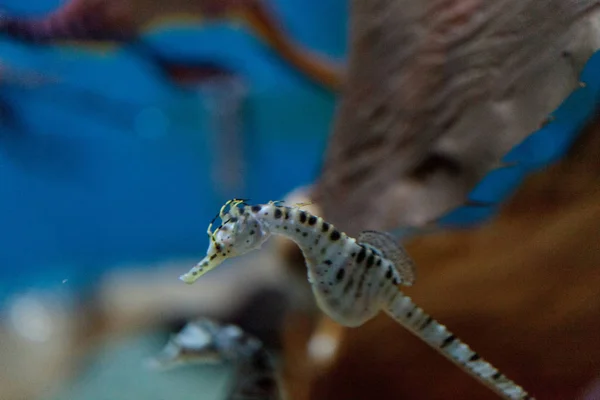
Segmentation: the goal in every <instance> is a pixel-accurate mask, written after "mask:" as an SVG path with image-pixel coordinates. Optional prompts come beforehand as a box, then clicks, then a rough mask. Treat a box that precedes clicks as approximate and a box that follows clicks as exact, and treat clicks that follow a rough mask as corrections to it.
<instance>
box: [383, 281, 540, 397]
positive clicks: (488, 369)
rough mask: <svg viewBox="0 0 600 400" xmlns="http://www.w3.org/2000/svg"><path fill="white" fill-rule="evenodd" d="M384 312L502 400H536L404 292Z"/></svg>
mask: <svg viewBox="0 0 600 400" xmlns="http://www.w3.org/2000/svg"><path fill="white" fill-rule="evenodd" d="M384 311H385V312H386V313H387V314H388V315H389V316H390V317H392V318H393V319H394V320H395V321H397V322H398V323H400V325H402V326H404V327H405V328H406V329H408V330H409V331H410V332H412V333H413V334H415V335H416V336H418V337H419V338H421V339H422V340H423V341H424V342H425V343H427V344H428V345H429V346H431V347H433V348H434V349H435V350H437V351H438V352H439V353H440V354H442V355H443V356H444V357H446V358H447V359H449V360H450V361H452V362H453V363H454V364H456V365H457V366H459V367H460V368H461V369H463V370H464V371H465V372H466V373H468V374H469V375H471V376H472V377H473V378H475V379H476V380H478V381H479V382H480V383H482V384H483V385H485V386H487V387H488V388H490V389H491V390H493V391H494V392H496V393H497V394H498V395H500V396H501V397H502V398H505V399H510V400H534V398H533V397H532V396H531V395H529V394H528V393H527V392H526V391H525V389H523V388H522V387H521V386H519V385H517V384H516V383H515V382H513V381H512V380H510V379H509V378H507V377H506V376H505V375H504V374H502V373H501V372H500V371H499V370H498V369H497V368H496V367H494V366H493V365H492V364H490V363H489V362H487V361H485V360H484V359H483V358H481V356H479V354H477V352H475V351H473V350H472V349H471V348H470V347H469V346H468V345H467V344H465V343H464V342H462V341H461V340H460V339H458V338H457V337H456V336H455V335H454V334H453V333H452V332H450V331H449V330H448V328H446V327H445V326H444V325H442V324H440V323H439V322H437V321H436V320H434V319H433V318H432V317H431V316H430V315H428V314H427V313H426V312H425V311H423V309H421V308H420V307H418V306H417V305H416V304H415V303H414V302H413V301H412V299H411V298H410V297H408V296H406V295H405V294H403V293H402V292H401V291H399V290H397V291H395V292H394V293H393V294H392V295H391V296H390V298H389V300H388V301H387V302H386V305H385V307H384Z"/></svg>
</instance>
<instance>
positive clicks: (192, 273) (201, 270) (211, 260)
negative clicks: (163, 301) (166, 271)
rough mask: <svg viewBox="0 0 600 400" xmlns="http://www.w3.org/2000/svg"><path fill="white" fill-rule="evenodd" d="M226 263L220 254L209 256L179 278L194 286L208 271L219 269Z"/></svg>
mask: <svg viewBox="0 0 600 400" xmlns="http://www.w3.org/2000/svg"><path fill="white" fill-rule="evenodd" d="M223 261H224V258H223V257H220V256H219V255H218V254H213V255H207V256H206V257H204V258H203V259H202V261H200V262H199V263H198V264H196V266H194V267H193V268H192V269H190V270H189V271H188V272H186V273H185V274H183V275H181V276H180V277H179V279H180V280H182V281H183V282H185V283H188V284H192V283H194V282H196V280H198V278H200V277H201V276H202V275H204V274H206V273H207V272H208V271H210V270H212V269H214V268H216V267H218V266H219V265H220V264H221V263H222V262H223Z"/></svg>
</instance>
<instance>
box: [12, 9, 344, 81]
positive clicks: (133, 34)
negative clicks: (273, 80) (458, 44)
mask: <svg viewBox="0 0 600 400" xmlns="http://www.w3.org/2000/svg"><path fill="white" fill-rule="evenodd" d="M157 4H158V3H154V2H148V1H147V0H129V1H126V2H122V1H115V0H71V1H69V2H68V3H66V4H65V5H64V6H62V7H61V8H59V9H58V10H56V11H54V12H52V13H50V14H49V15H47V16H42V17H31V18H25V17H22V16H21V17H11V16H8V15H3V16H2V18H0V32H3V33H5V34H8V35H10V36H12V37H14V38H17V39H21V40H24V41H28V42H33V43H52V42H57V41H65V40H69V41H73V40H76V41H85V42H103V41H110V42H116V43H130V44H131V45H132V46H133V47H134V48H137V49H138V50H141V51H143V52H144V53H146V54H147V55H148V56H149V57H151V58H153V59H154V60H155V61H156V62H157V63H158V64H159V65H161V66H163V67H164V68H165V69H168V66H169V64H170V62H169V60H165V59H163V58H162V57H161V55H160V53H158V52H156V51H155V50H154V49H153V48H152V47H151V46H148V45H147V43H145V42H144V41H143V39H142V36H143V35H144V33H145V32H147V31H149V30H152V29H155V28H156V27H157V26H162V25H164V24H172V23H174V22H182V21H186V20H191V21H194V22H198V23H202V22H203V20H209V21H213V20H226V21H231V22H232V23H233V22H234V21H239V22H241V23H242V24H246V25H247V26H248V27H249V28H250V29H251V31H252V32H254V33H255V34H257V35H259V36H260V37H261V38H262V39H263V40H264V41H265V42H266V44H267V45H268V46H269V47H270V48H272V50H273V51H275V53H276V54H278V56H279V57H280V58H281V59H282V60H284V61H285V62H286V63H287V64H289V65H290V66H292V68H293V69H295V70H297V71H299V72H300V73H301V74H302V75H304V76H306V77H308V78H309V79H311V80H313V81H315V82H317V83H318V84H320V85H323V86H324V87H326V88H329V89H333V90H337V89H339V87H340V85H341V72H340V66H338V65H336V64H335V63H333V62H332V61H327V60H325V59H324V58H323V57H322V56H316V55H314V54H312V52H310V51H309V50H307V49H305V48H304V47H302V46H301V45H300V44H299V43H297V42H295V41H294V40H293V39H292V38H291V37H290V36H289V35H288V34H286V33H285V32H284V29H283V27H282V26H281V24H280V23H279V21H278V20H277V18H276V16H275V15H274V13H273V12H272V10H270V9H269V7H268V6H267V5H266V4H265V3H263V2H262V1H261V0H226V1H222V0H201V1H188V0H184V1H175V2H169V3H167V4H161V5H160V6H159V7H157Z"/></svg>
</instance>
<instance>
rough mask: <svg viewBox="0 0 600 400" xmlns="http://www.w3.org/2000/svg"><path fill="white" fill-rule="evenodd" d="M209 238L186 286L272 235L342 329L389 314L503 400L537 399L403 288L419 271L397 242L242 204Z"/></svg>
mask: <svg viewBox="0 0 600 400" xmlns="http://www.w3.org/2000/svg"><path fill="white" fill-rule="evenodd" d="M218 218H220V219H221V224H220V225H219V226H218V227H216V228H215V229H214V231H213V230H212V227H213V225H214V224H215V222H216V220H217V219H218ZM207 234H208V236H209V239H210V243H209V246H208V250H207V255H206V257H205V258H204V259H202V260H201V261H200V262H199V263H198V264H197V265H196V266H194V267H193V268H192V269H190V271H189V272H187V273H186V274H184V275H182V276H181V277H180V279H181V280H182V281H184V282H186V283H189V284H191V283H193V282H195V281H196V280H197V279H198V278H200V277H201V276H202V275H204V274H206V273H207V272H209V271H210V270H212V269H214V268H215V267H217V266H218V265H220V264H221V263H223V262H224V261H225V260H227V259H229V258H232V257H237V256H241V255H243V254H245V253H248V252H250V251H252V250H256V249H260V248H261V246H262V245H263V244H264V243H265V242H266V241H267V240H268V239H269V237H270V236H271V235H281V236H284V237H287V238H289V239H291V240H292V241H294V242H295V243H296V244H297V245H298V246H299V247H300V249H301V251H302V253H303V255H304V258H305V261H306V265H307V268H308V281H309V282H310V284H311V288H312V291H313V294H314V296H315V298H316V301H317V304H318V305H319V307H320V308H321V309H322V310H323V312H325V313H326V314H327V315H328V316H329V317H331V318H332V319H333V320H335V321H336V322H338V323H339V324H341V325H344V326H348V327H357V326H360V325H362V324H364V323H365V322H367V321H368V320H370V319H372V318H373V317H375V316H376V315H377V314H378V313H379V312H380V311H384V312H385V313H387V314H388V315H389V316H390V317H392V318H393V319H394V320H395V321H397V322H398V323H400V324H401V325H402V326H404V327H405V328H406V329H408V330H409V331H410V332H412V333H413V334H415V335H416V336H417V337H419V338H420V339H421V340H423V341H424V342H426V343H427V344H428V345H430V346H431V347H433V348H434V349H436V350H437V351H438V352H440V353H441V354H442V355H443V356H445V357H446V358H448V359H449V360H450V361H452V362H453V363H455V364H456V365H457V366H459V367H460V368H462V369H463V370H464V371H465V372H467V373H468V374H469V375H471V376H472V377H474V378H475V379H477V380H478V381H479V382H481V383H482V384H484V385H485V386H487V387H489V388H490V389H492V390H493V391H494V392H496V393H497V394H498V395H500V396H502V397H503V398H506V399H533V397H531V396H530V395H529V394H528V393H527V392H526V391H525V390H524V389H523V388H522V387H521V386H519V385H517V384H516V383H515V382H513V381H512V380H510V379H509V378H507V377H506V376H505V375H504V374H502V373H501V372H500V371H499V370H498V369H497V368H495V367H494V366H493V365H492V364H490V363H489V362H487V361H485V360H484V359H483V358H482V357H481V356H480V355H479V354H478V353H477V352H475V351H473V350H472V349H471V348H470V347H469V346H468V345H467V344H466V343H464V342H463V341H461V340H460V339H458V338H457V337H456V336H455V335H454V334H453V333H452V332H450V331H449V330H448V328H446V326H444V325H442V324H441V323H439V322H438V321H436V320H435V319H433V318H432V317H431V316H430V315H428V314H427V313H426V312H425V311H424V310H423V309H421V308H420V307H419V306H417V305H416V304H415V303H414V302H413V301H412V299H411V298H410V297H408V296H406V295H405V294H404V293H402V291H401V290H399V288H398V285H405V286H410V285H412V284H413V282H414V280H415V265H414V262H413V261H412V259H411V258H410V256H409V255H408V254H407V253H406V251H405V250H404V249H403V248H402V247H401V246H400V245H399V244H397V242H396V240H395V239H394V238H393V236H391V235H389V234H387V233H383V232H378V231H363V232H361V233H360V234H359V235H358V237H357V238H356V239H355V238H353V237H350V236H348V235H346V234H345V233H344V232H341V231H340V230H338V229H336V227H335V226H333V225H332V224H330V223H329V222H327V221H325V220H323V218H321V217H318V216H316V215H312V214H311V213H309V212H307V211H305V210H302V209H301V208H300V207H298V206H292V207H289V206H284V205H282V204H281V202H274V201H271V202H269V203H268V204H255V205H250V204H248V203H247V202H246V201H245V200H241V199H233V200H229V201H228V202H226V203H225V204H224V205H223V207H222V208H221V209H220V211H219V213H218V214H217V216H215V218H214V219H213V221H211V223H210V224H209V226H208V230H207Z"/></svg>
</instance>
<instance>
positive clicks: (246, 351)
mask: <svg viewBox="0 0 600 400" xmlns="http://www.w3.org/2000/svg"><path fill="white" fill-rule="evenodd" d="M214 362H229V363H233V364H234V365H235V375H234V377H233V385H232V387H231V388H230V389H229V394H228V396H227V400H257V399H261V400H280V399H281V398H282V396H281V387H280V385H279V380H278V378H277V376H276V369H275V364H274V361H273V359H272V357H271V354H270V353H269V352H268V351H267V349H265V347H264V345H263V343H262V342H261V341H260V340H258V339H257V338H255V337H254V336H252V335H250V334H248V333H246V332H244V331H243V330H242V329H240V328H239V327H237V326H235V325H226V324H220V323H218V322H216V321H213V320H210V319H207V318H201V319H198V320H195V321H191V322H189V323H187V324H186V325H185V326H184V327H183V329H182V330H181V331H180V332H179V333H177V334H176V335H174V336H172V337H171V338H170V340H169V341H168V343H167V344H166V345H165V347H164V348H163V350H162V351H161V352H160V354H159V355H158V356H156V357H155V358H153V359H152V360H150V363H149V365H150V366H151V367H153V368H160V369H170V368H173V367H177V366H179V365H184V364H191V363H199V364H206V363H214Z"/></svg>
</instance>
